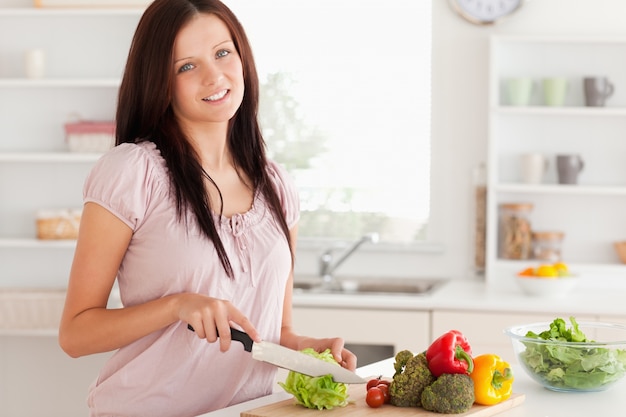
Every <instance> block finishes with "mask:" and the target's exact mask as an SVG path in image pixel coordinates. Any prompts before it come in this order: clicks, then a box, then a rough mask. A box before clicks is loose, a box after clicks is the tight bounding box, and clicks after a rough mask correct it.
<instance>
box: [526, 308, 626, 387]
mask: <svg viewBox="0 0 626 417" xmlns="http://www.w3.org/2000/svg"><path fill="white" fill-rule="evenodd" d="M570 322H571V324H572V326H571V328H567V323H566V322H565V320H563V319H561V318H557V319H555V320H554V321H553V322H552V323H551V324H550V328H549V329H548V330H545V331H543V332H541V333H540V334H536V333H533V332H528V333H527V334H526V337H528V338H532V339H541V340H554V341H563V342H581V343H584V342H592V341H591V340H588V339H587V337H586V336H585V334H584V333H583V332H582V331H581V330H580V329H579V327H578V323H577V322H576V319H575V318H574V317H570ZM524 344H525V345H526V350H525V351H524V352H522V353H521V354H520V359H521V361H522V362H523V363H524V365H525V366H526V367H527V368H529V369H530V370H531V371H533V372H534V373H535V374H537V376H538V377H540V378H541V379H543V380H545V381H549V382H550V384H551V385H553V386H556V387H560V388H564V389H568V388H574V389H585V390H596V389H601V387H602V386H605V385H607V384H610V383H612V382H615V381H616V380H618V379H620V378H621V377H622V376H623V375H624V373H626V350H624V349H614V350H610V349H605V348H589V347H582V346H581V347H580V348H579V347H575V346H556V345H547V344H545V343H533V342H525V343H524Z"/></svg>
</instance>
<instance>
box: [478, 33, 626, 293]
mask: <svg viewBox="0 0 626 417" xmlns="http://www.w3.org/2000/svg"><path fill="white" fill-rule="evenodd" d="M489 56H490V63H489V65H490V81H489V82H490V86H489V112H488V115H489V132H488V134H489V137H488V159H487V162H488V164H487V165H488V174H487V239H486V240H487V250H486V280H487V281H488V282H489V283H494V284H502V283H505V282H507V283H509V284H510V283H512V281H513V274H514V273H515V272H516V271H518V270H521V269H523V268H524V267H527V266H529V265H535V264H537V263H538V262H539V261H533V260H530V261H528V260H510V259H503V258H502V257H500V256H499V253H498V229H499V225H498V207H499V206H500V205H501V204H503V203H531V204H532V206H533V208H532V212H531V214H530V223H531V227H532V230H534V231H561V232H564V235H565V237H564V241H563V245H562V257H563V260H564V261H565V262H567V263H568V264H569V265H570V269H571V270H572V271H574V272H578V273H581V274H588V273H591V274H594V275H597V276H598V279H601V277H602V276H603V275H606V276H619V275H623V274H625V273H626V266H624V265H623V264H621V263H620V261H619V259H618V257H617V254H616V253H615V251H614V249H613V242H614V241H617V240H624V239H625V238H626V232H624V230H626V216H624V215H623V212H624V210H625V209H626V164H624V158H625V157H626V140H624V131H626V39H623V38H622V39H620V38H587V37H585V38H569V37H555V38H549V37H528V36H494V37H492V38H491V40H490V52H489ZM589 76H606V77H608V78H609V79H610V80H611V82H612V83H613V84H614V85H615V92H614V94H613V96H612V97H610V98H609V100H608V101H607V104H606V106H605V107H586V106H585V99H584V89H583V78H584V77H589ZM522 77H523V78H530V79H531V80H532V86H533V90H532V92H531V96H530V101H529V103H528V105H509V103H510V101H509V97H508V96H507V89H506V88H505V87H506V86H507V84H506V83H507V80H509V79H512V78H522ZM549 77H561V78H565V79H566V81H567V85H568V89H567V92H566V96H565V101H564V102H563V104H562V105H560V106H547V105H545V104H544V103H545V100H544V98H543V93H544V92H543V89H542V84H541V80H542V79H544V78H549ZM524 153H541V154H543V155H544V156H546V157H547V158H548V170H547V172H546V174H545V175H544V177H543V180H542V182H541V183H538V184H528V183H524V182H522V180H521V178H522V177H521V164H520V161H521V155H522V154H524ZM557 154H579V155H580V156H581V157H582V158H583V160H584V168H583V171H582V172H581V174H580V177H579V180H578V184H576V185H571V184H567V185H565V184H559V183H558V180H557V170H556V162H555V157H556V155H557Z"/></svg>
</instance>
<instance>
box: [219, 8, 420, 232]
mask: <svg viewBox="0 0 626 417" xmlns="http://www.w3.org/2000/svg"><path fill="white" fill-rule="evenodd" d="M226 3H227V4H228V5H229V7H231V8H232V10H233V11H234V12H235V13H236V14H237V16H238V17H239V19H240V20H241V22H242V24H243V25H244V27H245V28H246V32H247V34H248V37H249V38H250V42H251V44H252V48H253V51H254V55H255V60H256V64H257V68H258V71H259V76H260V79H261V104H260V119H261V125H262V128H263V133H264V136H265V139H266V141H267V143H268V150H269V156H270V157H272V158H273V159H275V160H277V161H278V162H280V163H282V164H283V165H285V166H286V167H287V168H288V170H289V171H290V173H291V175H292V176H293V178H294V179H295V181H296V184H297V185H298V188H299V190H300V197H301V205H302V219H301V222H300V225H299V236H300V238H320V237H323V238H337V239H354V238H357V237H359V236H361V235H363V234H365V233H368V232H378V233H379V234H380V237H381V240H383V241H387V242H415V241H422V240H424V239H425V237H426V229H427V225H428V218H429V206H430V55H431V54H430V49H431V2H430V1H415V0H386V1H385V2H379V1H371V0H318V1H315V2H303V1H294V0H254V1H250V0H230V1H228V0H227V1H226Z"/></svg>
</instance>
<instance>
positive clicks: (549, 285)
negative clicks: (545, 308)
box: [515, 275, 579, 298]
mask: <svg viewBox="0 0 626 417" xmlns="http://www.w3.org/2000/svg"><path fill="white" fill-rule="evenodd" d="M515 281H517V284H518V285H519V287H520V288H521V290H522V292H523V293H524V294H526V295H530V296H533V297H546V298H559V297H565V296H566V295H568V294H569V293H571V292H572V290H574V289H575V288H576V286H577V285H578V281H579V277H578V276H576V275H568V276H563V277H549V278H548V277H533V276H528V275H516V277H515Z"/></svg>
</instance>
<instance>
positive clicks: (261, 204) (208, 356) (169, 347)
mask: <svg viewBox="0 0 626 417" xmlns="http://www.w3.org/2000/svg"><path fill="white" fill-rule="evenodd" d="M268 170H269V174H270V177H271V178H272V179H273V181H274V185H275V188H276V190H277V192H278V195H279V197H280V199H281V202H282V207H283V211H284V214H285V216H286V219H287V224H288V226H289V227H290V228H291V227H292V226H294V225H295V224H296V222H297V221H298V219H299V200H298V195H297V192H296V189H295V187H294V185H293V183H292V182H291V181H290V180H289V178H288V177H287V175H286V172H285V171H284V170H283V169H282V168H281V167H280V166H279V165H277V164H275V163H270V164H269V167H268ZM84 201H85V202H94V203H97V204H99V205H101V206H102V207H104V208H106V209H107V210H109V211H110V212H111V213H113V214H114V215H115V216H117V217H118V218H119V219H120V220H122V221H123V222H124V223H126V224H127V225H128V226H129V227H130V228H131V229H132V230H133V237H132V239H131V242H130V245H129V247H128V250H127V252H126V255H125V256H124V259H123V261H122V264H121V266H120V269H119V274H118V277H117V279H118V283H119V289H120V295H121V299H122V303H123V304H124V306H126V307H128V306H132V305H136V304H141V303H145V302H147V301H150V300H154V299H157V298H160V297H163V296H166V295H169V294H177V293H182V292H194V293H201V294H207V295H209V296H211V297H215V298H220V299H227V300H230V301H231V302H232V303H233V304H234V305H235V306H236V307H237V308H238V309H239V310H241V311H242V312H243V313H244V314H245V315H247V317H248V318H249V319H250V320H251V321H252V323H253V324H254V326H255V327H256V328H257V330H258V331H259V332H260V334H261V337H262V338H263V339H264V340H267V341H271V342H275V343H278V342H279V339H280V328H281V324H282V323H281V322H282V312H283V299H284V295H285V285H286V282H287V279H288V276H289V273H290V271H291V257H290V252H289V247H288V245H287V241H286V239H285V237H284V235H283V232H282V231H281V229H280V227H279V226H278V224H277V223H276V222H275V220H274V219H273V217H272V215H271V212H270V211H269V207H268V205H267V204H266V202H265V201H264V199H263V197H262V196H259V195H257V196H256V197H255V199H254V204H253V207H252V208H251V209H250V210H249V211H248V212H246V213H243V214H235V215H233V216H232V217H231V218H222V220H221V223H220V224H219V227H218V231H219V234H220V238H221V239H222V242H223V243H224V247H225V248H226V251H227V253H228V257H229V259H230V262H231V264H232V266H233V269H234V275H235V276H234V279H230V278H229V277H228V276H227V275H226V274H225V272H224V269H223V267H222V265H221V263H220V262H219V259H218V257H217V253H216V251H215V248H214V246H213V244H212V243H211V242H210V241H209V240H208V239H207V238H205V237H204V236H203V235H201V234H200V231H199V229H198V226H197V224H196V222H195V219H194V218H193V216H191V215H188V218H187V222H186V223H185V222H180V221H179V220H178V217H177V214H176V207H175V201H174V197H173V195H172V192H171V189H170V182H169V178H168V175H167V167H166V165H165V160H164V159H163V158H162V157H161V155H160V152H159V151H158V149H157V148H156V146H155V145H154V144H153V143H152V142H144V143H141V144H122V145H119V146H117V147H115V148H114V149H112V150H111V151H109V152H108V153H107V154H105V155H104V156H103V157H102V158H100V160H99V161H98V162H97V163H96V165H95V167H94V168H93V170H92V171H91V173H90V174H89V176H88V178H87V180H86V183H85V188H84ZM275 373H276V368H275V367H273V366H271V365H267V364H264V363H261V362H257V361H255V360H253V359H252V357H251V355H250V353H248V352H245V351H244V350H243V346H242V345H241V343H239V342H233V344H232V345H231V348H230V349H229V350H228V352H224V353H222V352H220V351H219V346H218V344H217V343H207V342H206V341H205V340H200V339H199V338H198V337H197V336H196V335H195V334H194V333H193V332H191V331H189V330H188V329H187V323H183V322H176V323H174V324H172V325H170V326H168V327H166V328H163V329H161V330H159V331H156V332H154V333H152V334H150V335H148V336H145V337H143V338H142V339H139V340H137V341H136V342H134V343H131V344H130V345H128V346H124V347H122V348H121V349H119V350H118V351H117V352H116V353H115V354H114V355H113V357H112V358H111V359H110V360H109V361H108V362H107V363H106V364H105V366H104V368H103V369H102V370H101V371H100V374H99V376H98V378H97V380H96V381H95V382H94V383H93V384H92V386H91V387H90V388H89V396H88V404H89V408H90V412H91V416H126V417H128V416H142V417H145V416H151V417H158V416H167V417H174V416H196V415H199V414H203V413H206V412H209V411H212V410H216V409H219V408H223V407H226V406H228V405H231V404H236V403H239V402H242V401H246V400H249V399H252V398H257V397H260V396H263V395H266V394H269V393H271V392H272V390H273V383H274V378H275Z"/></svg>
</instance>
